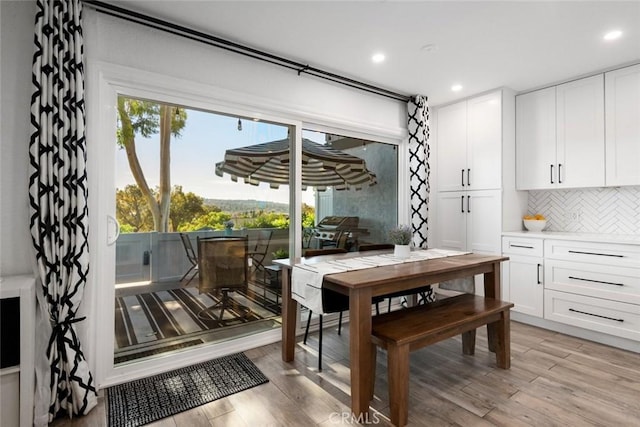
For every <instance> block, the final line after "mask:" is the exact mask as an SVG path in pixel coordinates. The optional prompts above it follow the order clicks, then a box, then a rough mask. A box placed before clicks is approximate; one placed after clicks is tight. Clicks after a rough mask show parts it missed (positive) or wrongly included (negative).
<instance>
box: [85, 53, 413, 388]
mask: <svg viewBox="0 0 640 427" xmlns="http://www.w3.org/2000/svg"><path fill="white" fill-rule="evenodd" d="M88 65H89V66H88V70H89V72H88V74H87V77H88V78H87V93H88V95H89V97H88V99H91V100H92V102H91V103H89V104H88V105H87V123H88V127H87V141H88V144H87V145H88V147H89V150H88V154H87V169H88V175H89V194H90V197H89V202H88V205H89V221H90V225H91V233H90V235H89V245H90V248H91V251H90V265H91V271H90V274H89V278H88V283H87V287H86V290H85V303H84V304H83V307H82V308H81V311H83V312H84V314H86V315H87V322H86V324H84V325H81V327H80V328H79V334H80V336H81V338H82V339H81V340H82V342H83V347H84V350H85V353H86V355H87V360H89V365H90V369H91V370H92V372H94V376H95V380H96V385H97V387H98V388H103V387H107V386H110V385H114V384H118V383H122V382H126V381H130V380H133V379H137V378H142V377H146V376H149V375H154V374H157V373H160V372H165V371H167V370H170V369H176V368H180V367H183V366H188V365H191V364H194V363H198V362H202V361H205V360H209V359H212V358H215V357H218V356H223V355H227V354H231V353H235V352H239V351H244V350H248V349H251V348H255V347H258V346H262V345H266V344H270V343H274V342H278V341H280V340H281V332H280V330H279V329H276V330H272V331H268V332H263V333H260V334H255V335H251V336H248V337H241V338H237V339H234V340H230V341H225V342H223V343H218V344H216V343H212V344H211V345H203V346H197V347H194V348H189V349H185V350H183V351H180V352H179V353H175V354H167V355H162V356H161V357H158V358H154V359H152V360H143V361H137V362H131V363H128V364H126V365H124V366H117V367H116V366H114V361H113V359H114V358H113V348H114V334H113V322H114V317H113V313H114V296H115V288H114V286H113V285H114V284H115V268H114V266H115V245H113V246H110V245H108V244H107V240H108V238H109V235H110V234H112V233H110V231H109V226H108V222H107V219H106V216H107V215H111V216H114V215H115V197H114V194H115V185H114V182H115V150H114V142H115V129H116V114H117V111H116V107H115V106H116V105H117V102H116V101H117V96H118V95H120V94H123V95H126V96H130V97H138V98H146V99H153V100H157V101H160V102H167V103H172V104H177V105H187V106H189V107H190V108H195V109H202V110H205V111H212V112H219V113H223V114H230V115H233V116H240V117H256V118H259V119H260V120H264V121H270V122H275V123H279V124H283V125H287V126H290V127H291V128H292V129H294V132H292V135H293V138H294V150H293V152H292V154H293V155H292V161H293V163H294V165H295V166H294V167H295V169H294V170H297V171H300V170H301V167H302V163H301V154H302V151H301V150H302V149H301V145H302V144H301V140H302V136H301V134H302V128H303V127H304V128H305V129H312V130H322V131H324V132H331V133H340V134H343V135H345V136H353V137H361V138H362V137H366V138H368V139H370V140H373V141H377V142H385V143H391V144H395V145H397V146H398V147H399V152H398V171H399V175H400V176H399V179H398V221H399V222H408V221H409V216H410V209H409V165H408V163H409V160H408V153H407V151H408V150H407V144H408V140H407V132H406V130H400V129H386V130H385V129H382V130H381V129H380V128H379V127H376V126H374V125H373V124H368V123H360V122H353V121H346V120H344V121H339V120H335V119H331V118H325V117H316V116H311V115H310V114H308V113H307V114H305V113H303V112H301V111H302V110H301V109H298V108H296V106H295V105H294V106H287V107H283V106H282V105H281V104H278V103H276V102H274V101H272V100H269V99H265V98H260V97H256V96H252V95H249V94H246V93H240V92H235V91H230V90H228V89H223V88H219V87H215V86H211V85H205V84H202V83H197V82H193V81H188V80H184V79H180V78H176V77H171V76H166V75H160V74H156V73H152V72H148V71H144V70H139V69H134V68H131V67H126V66H122V65H117V64H111V63H106V62H102V61H89V63H88ZM238 100H242V102H239V101H238ZM293 181H294V185H293V186H290V189H291V193H290V206H292V208H291V210H290V212H291V215H293V219H292V226H291V227H290V228H289V233H290V234H289V239H290V253H292V254H294V256H295V257H299V256H300V255H301V252H302V247H301V242H302V236H301V230H302V225H301V223H300V222H301V205H302V202H301V201H302V194H301V174H300V173H294V179H293ZM93 195H95V196H93ZM299 330H301V329H300V328H299Z"/></svg>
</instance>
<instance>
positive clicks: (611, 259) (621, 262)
mask: <svg viewBox="0 0 640 427" xmlns="http://www.w3.org/2000/svg"><path fill="white" fill-rule="evenodd" d="M544 253H545V258H550V259H557V260H564V261H579V262H587V263H592V264H604V265H616V266H621V267H635V268H640V246H635V245H618V244H609V243H591V242H575V241H569V240H545V242H544Z"/></svg>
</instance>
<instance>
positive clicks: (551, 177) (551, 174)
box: [549, 165, 553, 184]
mask: <svg viewBox="0 0 640 427" xmlns="http://www.w3.org/2000/svg"><path fill="white" fill-rule="evenodd" d="M550 166H551V173H550V176H549V179H550V181H551V183H552V184H553V165H550Z"/></svg>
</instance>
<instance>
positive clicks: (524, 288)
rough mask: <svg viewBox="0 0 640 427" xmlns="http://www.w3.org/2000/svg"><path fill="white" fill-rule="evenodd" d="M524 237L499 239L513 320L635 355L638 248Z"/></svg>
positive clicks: (639, 330) (638, 344) (639, 322)
mask: <svg viewBox="0 0 640 427" xmlns="http://www.w3.org/2000/svg"><path fill="white" fill-rule="evenodd" d="M527 234H528V233H505V235H504V236H503V238H502V247H503V254H504V255H505V256H508V257H509V261H508V262H507V263H506V264H505V268H504V270H503V276H502V278H503V284H502V286H503V289H504V292H503V295H504V297H503V298H504V299H506V300H508V301H511V302H513V303H514V304H515V306H514V308H513V312H514V318H515V319H516V320H519V321H523V322H525V323H531V324H534V325H537V326H542V327H547V328H549V329H553V330H556V331H558V332H563V333H568V334H571V335H577V336H582V337H584V338H587V339H590V340H594V341H599V342H604V343H607V344H609V345H615V346H618V347H621V348H626V349H631V350H633V351H640V245H639V244H637V243H635V244H634V243H630V244H629V243H624V244H623V243H605V242H603V241H600V240H593V238H591V241H583V240H579V239H575V238H572V236H564V235H563V236H562V237H561V236H559V235H555V236H554V234H553V233H548V234H546V235H545V236H544V237H542V236H539V237H534V236H528V235H527ZM547 236H548V237H547ZM554 237H555V238H554ZM563 237H564V238H563ZM614 240H615V239H614ZM522 315H526V316H522ZM578 328H579V329H578Z"/></svg>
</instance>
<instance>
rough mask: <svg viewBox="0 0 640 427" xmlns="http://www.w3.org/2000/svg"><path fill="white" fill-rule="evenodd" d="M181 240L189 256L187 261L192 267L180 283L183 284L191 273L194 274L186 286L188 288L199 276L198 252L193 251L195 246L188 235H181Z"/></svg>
mask: <svg viewBox="0 0 640 427" xmlns="http://www.w3.org/2000/svg"><path fill="white" fill-rule="evenodd" d="M180 240H181V241H182V246H183V247H184V251H185V254H186V255H187V259H188V260H189V263H190V264H191V267H189V269H188V270H187V272H186V273H184V275H183V276H182V278H180V282H181V283H182V281H183V280H184V279H185V278H186V277H187V276H188V275H189V273H192V274H191V277H189V280H187V282H186V283H185V284H184V286H187V285H188V284H189V283H191V281H192V280H193V278H194V277H196V275H197V274H198V256H197V255H196V252H195V251H194V250H193V245H192V244H191V239H189V235H188V234H186V233H180Z"/></svg>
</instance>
